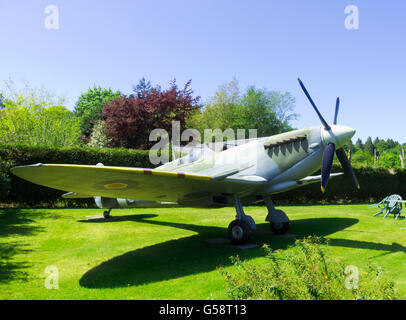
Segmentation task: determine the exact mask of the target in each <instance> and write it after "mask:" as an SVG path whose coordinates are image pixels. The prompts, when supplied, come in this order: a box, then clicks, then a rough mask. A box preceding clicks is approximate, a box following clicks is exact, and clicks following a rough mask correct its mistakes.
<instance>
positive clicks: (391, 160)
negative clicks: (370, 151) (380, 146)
mask: <svg viewBox="0 0 406 320" xmlns="http://www.w3.org/2000/svg"><path fill="white" fill-rule="evenodd" d="M379 166H381V167H383V168H385V169H395V168H400V167H401V161H400V157H399V155H397V154H393V153H390V152H387V153H384V154H383V155H381V157H380V158H379Z"/></svg>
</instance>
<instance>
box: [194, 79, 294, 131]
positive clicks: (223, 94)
mask: <svg viewBox="0 0 406 320" xmlns="http://www.w3.org/2000/svg"><path fill="white" fill-rule="evenodd" d="M294 103H295V100H294V98H293V97H292V96H291V95H290V94H289V93H284V94H282V93H280V92H278V91H269V90H267V89H257V88H255V87H254V86H251V87H249V88H248V89H247V90H246V92H245V93H244V94H240V90H239V86H238V81H237V80H236V79H235V78H234V79H233V80H232V81H230V82H229V83H227V84H223V85H221V86H220V87H219V89H218V90H217V92H216V93H215V95H214V96H213V97H212V98H210V99H209V101H208V103H207V104H206V105H205V107H204V108H203V110H198V111H196V112H195V114H193V116H192V117H191V118H190V119H189V121H188V123H187V125H188V127H189V128H195V129H198V130H199V131H200V132H201V133H203V131H204V129H221V130H223V131H224V130H226V129H228V128H231V129H234V130H236V129H246V130H247V129H257V135H258V136H267V135H272V134H277V133H280V132H284V131H287V130H291V129H292V128H291V126H290V125H289V122H290V121H291V120H293V119H296V118H297V116H298V115H297V114H295V113H294V112H293V108H294Z"/></svg>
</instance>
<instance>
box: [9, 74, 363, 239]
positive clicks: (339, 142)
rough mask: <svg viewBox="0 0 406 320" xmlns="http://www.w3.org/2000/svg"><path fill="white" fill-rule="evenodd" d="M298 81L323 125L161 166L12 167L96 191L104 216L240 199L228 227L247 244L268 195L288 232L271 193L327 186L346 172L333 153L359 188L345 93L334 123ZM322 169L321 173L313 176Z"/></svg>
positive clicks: (271, 214) (273, 215) (274, 220)
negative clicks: (348, 149) (350, 154)
mask: <svg viewBox="0 0 406 320" xmlns="http://www.w3.org/2000/svg"><path fill="white" fill-rule="evenodd" d="M298 81H299V84H300V86H301V88H302V89H303V91H304V93H305V95H306V96H307V98H308V100H309V101H310V103H311V105H312V106H313V109H314V110H315V112H316V113H317V115H318V117H319V119H320V121H321V123H322V126H315V127H310V128H305V129H299V130H292V131H289V132H285V133H282V134H277V135H273V136H269V137H261V138H256V139H250V140H248V142H246V143H245V144H241V145H237V146H235V147H232V148H224V150H223V149H222V150H221V151H217V152H216V151H210V150H208V148H207V147H205V146H202V150H204V151H205V152H196V151H193V152H192V153H190V154H188V155H186V156H183V157H181V158H179V159H176V160H173V161H171V162H168V163H166V164H164V165H162V166H159V167H157V168H155V169H144V168H128V167H113V166H103V165H102V164H98V165H95V166H94V165H71V164H42V163H39V164H34V165H28V166H19V167H14V168H12V169H11V172H12V173H13V174H14V175H16V176H18V177H20V178H22V179H25V180H27V181H30V182H33V183H36V184H39V185H42V186H46V187H50V188H54V189H58V190H62V191H66V192H68V193H65V194H64V195H63V197H64V198H88V197H94V199H95V202H96V204H97V206H98V207H100V208H106V209H108V210H106V211H105V212H104V216H105V218H109V217H110V211H111V209H112V208H119V207H136V206H143V205H147V204H151V203H161V204H164V203H175V204H177V205H180V206H190V207H210V206H227V205H234V206H235V209H236V218H235V220H233V221H232V222H231V223H230V224H229V226H228V236H229V238H230V240H231V242H232V243H233V244H244V243H246V242H247V241H248V239H249V236H250V233H251V232H252V231H253V230H255V229H256V224H255V221H254V219H253V218H252V217H250V216H248V215H246V214H245V213H244V210H243V203H244V204H246V205H247V204H258V203H260V202H265V205H266V207H267V210H268V215H267V217H266V221H268V222H269V223H270V228H271V230H272V231H273V233H275V234H285V233H287V232H288V230H289V226H290V222H289V218H288V216H287V215H286V214H285V212H283V211H282V210H278V209H276V208H275V206H274V204H273V202H272V199H271V196H272V195H273V194H277V193H280V192H284V191H288V190H291V189H294V188H298V187H302V186H305V185H307V184H310V183H315V182H318V181H320V182H321V191H322V192H324V191H325V190H326V187H327V184H328V180H329V178H330V177H336V176H338V175H341V174H342V173H331V168H332V163H333V158H334V153H336V155H337V158H338V160H339V161H340V163H341V165H342V167H343V170H344V173H345V174H346V175H348V176H349V177H350V178H351V180H352V182H353V183H354V185H355V186H356V187H357V188H359V183H358V180H357V178H356V176H355V173H354V170H353V168H352V166H351V164H350V162H349V160H348V158H347V156H346V154H345V151H344V149H343V146H344V145H345V144H346V143H348V142H349V141H350V139H351V138H352V136H353V135H354V134H355V130H354V129H352V128H349V127H346V126H342V125H338V124H337V116H338V112H339V105H340V100H339V98H337V101H336V108H335V114H334V120H333V124H332V125H329V124H328V123H327V122H326V120H325V119H324V118H323V116H322V115H321V113H320V112H319V110H318V108H317V107H316V105H315V103H314V102H313V100H312V98H311V97H310V95H309V93H308V91H307V89H306V88H305V86H304V85H303V83H302V81H301V80H300V79H298ZM230 159H237V160H238V161H234V162H233V161H231V162H230V161H229V160H230ZM320 168H321V175H317V176H312V175H311V174H313V173H314V172H316V171H318V170H320ZM133 199H137V200H133Z"/></svg>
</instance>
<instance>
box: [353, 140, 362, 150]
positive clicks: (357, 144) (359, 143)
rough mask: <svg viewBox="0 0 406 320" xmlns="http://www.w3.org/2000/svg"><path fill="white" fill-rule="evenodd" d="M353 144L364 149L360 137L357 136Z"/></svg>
mask: <svg viewBox="0 0 406 320" xmlns="http://www.w3.org/2000/svg"><path fill="white" fill-rule="evenodd" d="M355 146H356V147H357V148H358V149H359V150H364V144H363V143H362V140H361V139H360V138H358V139H357V141H356V142H355Z"/></svg>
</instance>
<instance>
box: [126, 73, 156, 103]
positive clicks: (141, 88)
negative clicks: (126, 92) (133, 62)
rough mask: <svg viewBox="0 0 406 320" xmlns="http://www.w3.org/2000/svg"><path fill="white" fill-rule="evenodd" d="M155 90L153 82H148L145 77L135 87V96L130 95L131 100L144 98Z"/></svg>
mask: <svg viewBox="0 0 406 320" xmlns="http://www.w3.org/2000/svg"><path fill="white" fill-rule="evenodd" d="M153 90H155V88H154V87H152V85H151V82H150V81H148V82H147V81H146V80H145V78H144V77H142V79H141V80H140V81H139V82H138V84H137V85H136V86H133V91H134V94H130V96H129V97H130V98H135V97H139V98H142V97H143V96H144V94H145V93H148V92H151V91H153Z"/></svg>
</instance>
